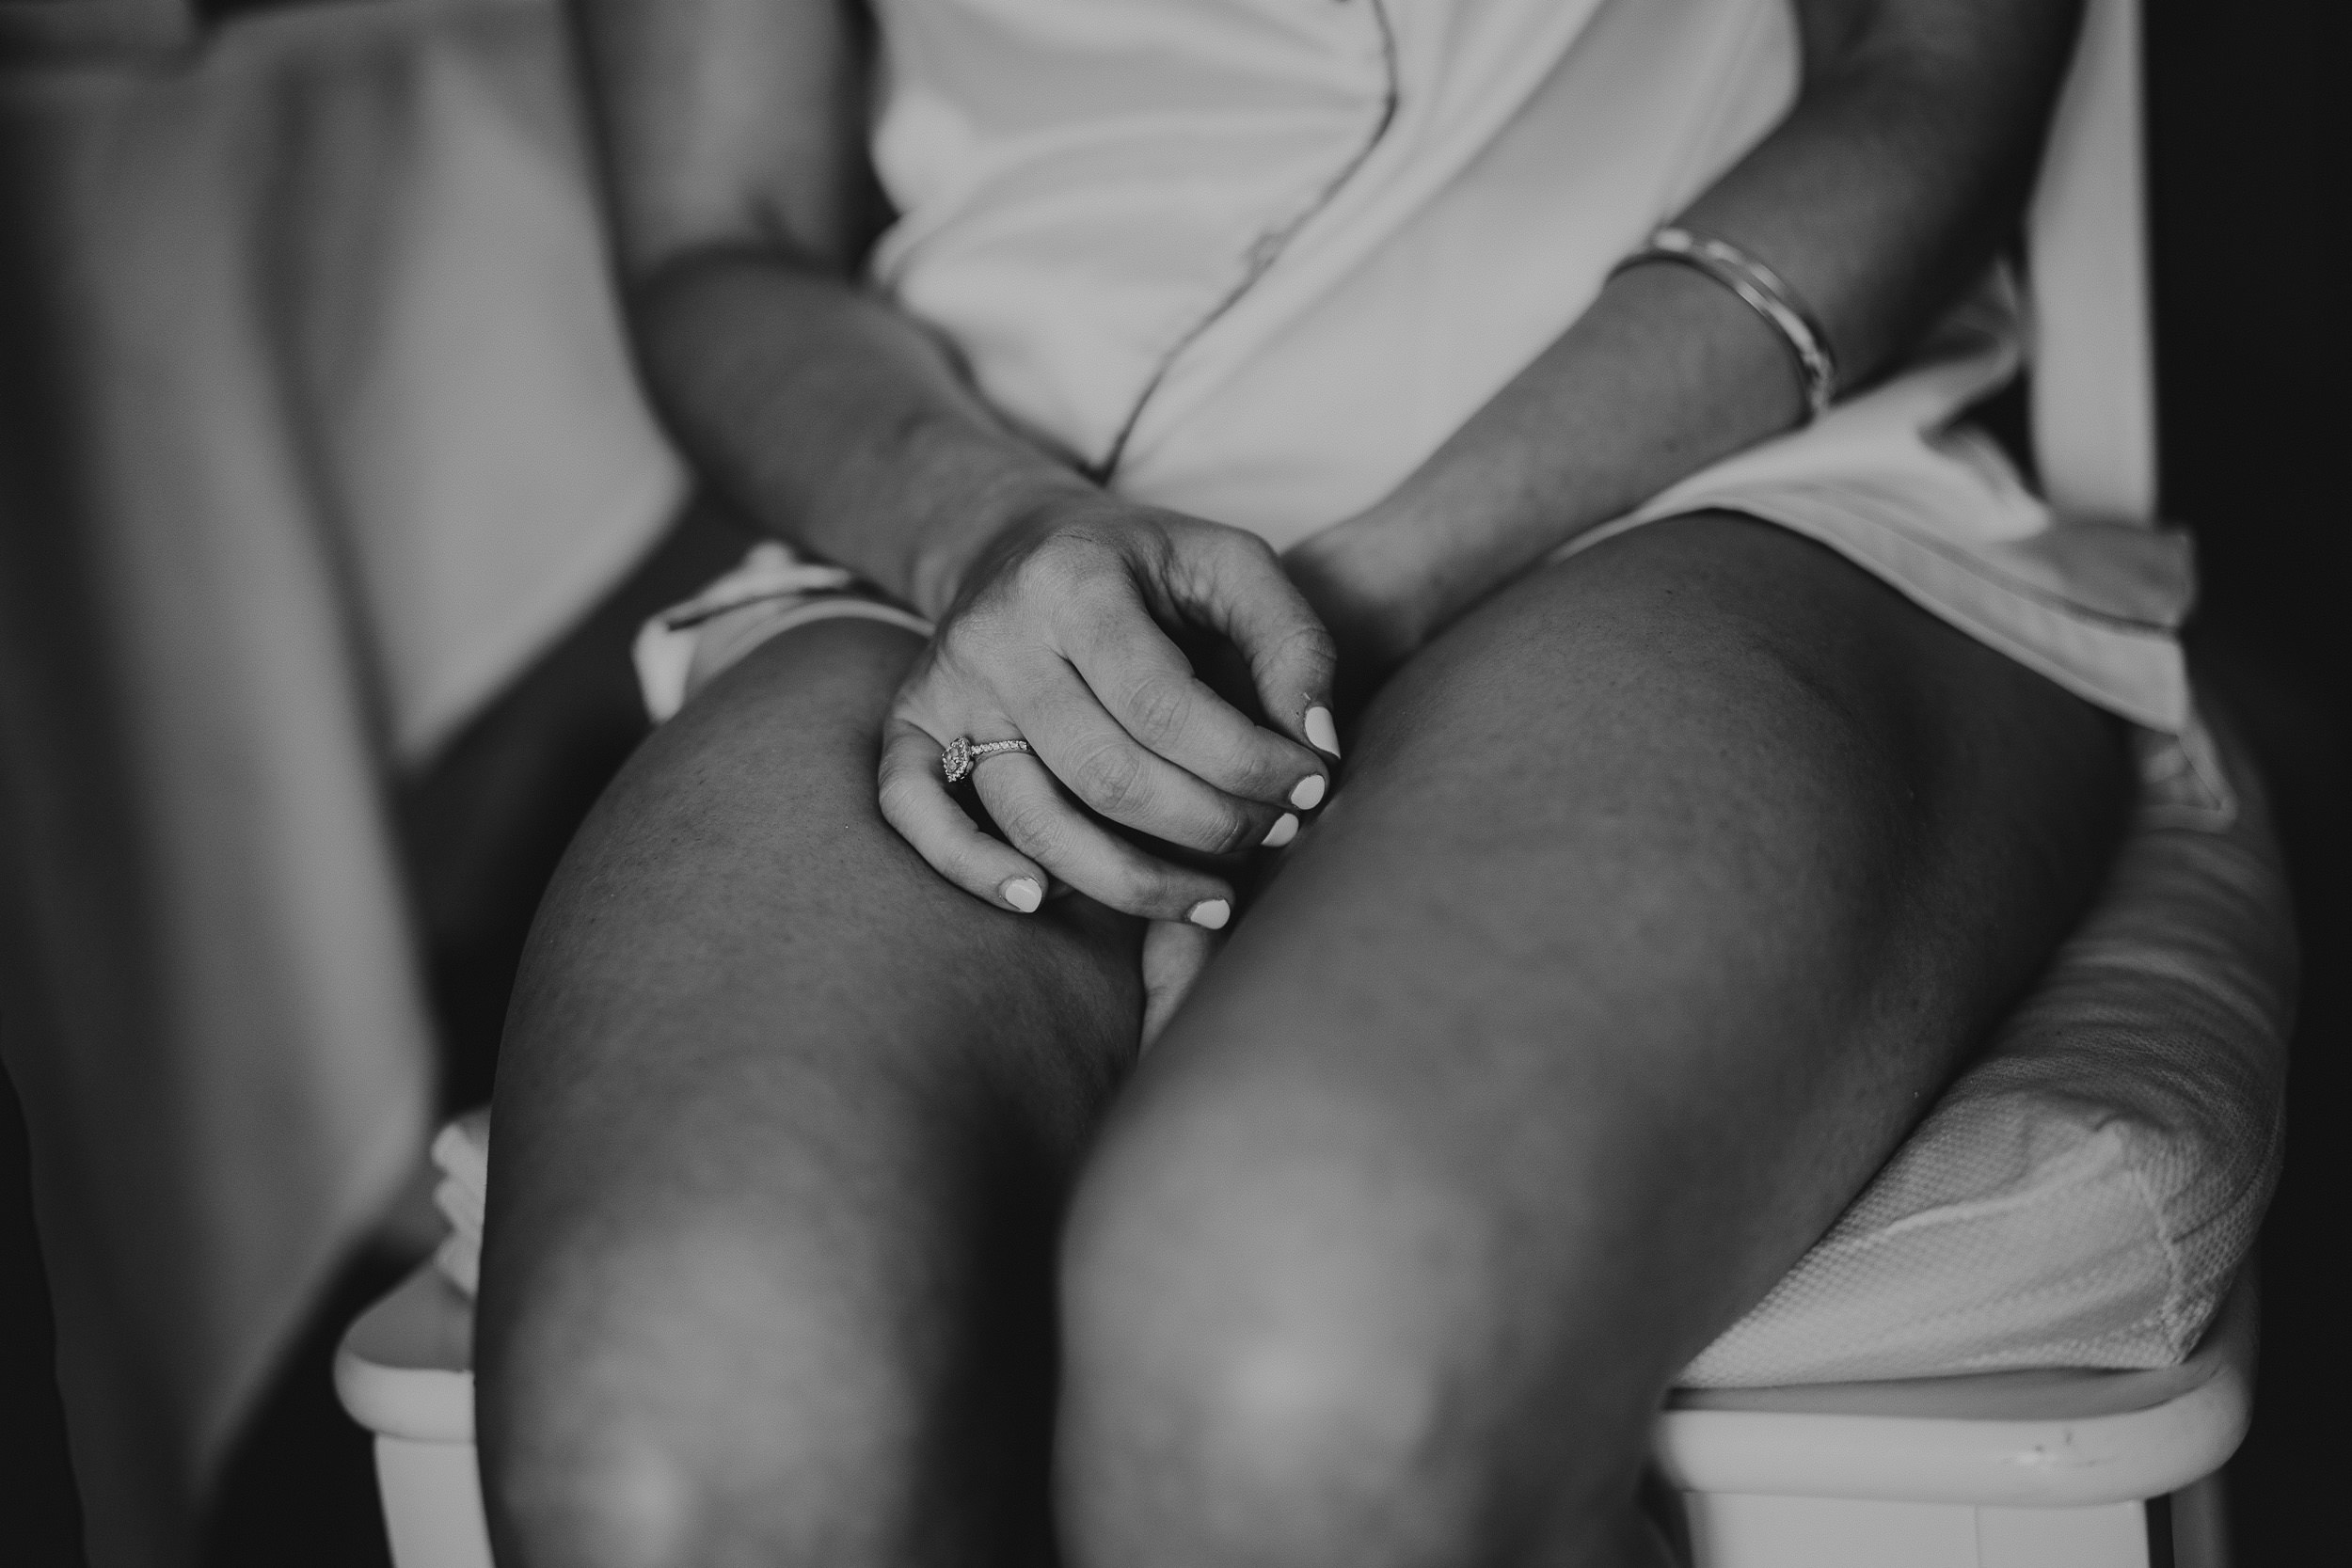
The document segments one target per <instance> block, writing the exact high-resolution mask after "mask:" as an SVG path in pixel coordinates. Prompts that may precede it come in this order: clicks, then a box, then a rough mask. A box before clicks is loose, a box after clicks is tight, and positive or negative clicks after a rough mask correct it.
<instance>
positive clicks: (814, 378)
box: [631, 247, 1092, 616]
mask: <svg viewBox="0 0 2352 1568" xmlns="http://www.w3.org/2000/svg"><path fill="white" fill-rule="evenodd" d="M632 304H633V309H632V312H631V314H632V317H633V319H634V324H635V326H636V331H637V338H638V341H639V349H640V356H641V358H642V359H643V361H644V369H645V374H646V379H647V381H648V383H649V385H650V387H651V388H652V391H653V395H654V399H655V402H656V403H657V404H659V405H660V410H661V412H662V415H663V418H664V420H665V421H666V422H667V424H668V426H669V428H670V430H671V432H672V433H673V434H674V435H675V437H676V438H677V440H678V441H679V443H680V444H681V445H682V446H683V447H684V448H685V449H686V451H687V455H688V457H689V458H690V460H691V462H692V463H693V465H694V467H695V468H696V470H697V471H698V472H699V473H701V474H702V475H703V476H704V477H705V479H706V480H707V481H708V482H709V483H713V484H715V485H716V486H718V488H719V489H720V491H721V492H722V493H723V495H724V496H726V498H727V499H729V500H730V501H732V502H733V503H734V504H735V506H736V507H737V508H738V509H739V510H740V511H742V512H743V513H744V514H746V515H749V516H750V517H752V518H753V519H754V520H755V522H757V523H758V524H759V525H760V526H761V527H762V528H763V529H765V530H767V531H772V532H774V533H776V534H778V535H779V536H781V537H784V538H786V539H788V540H790V541H792V542H793V543H795V544H798V545H801V546H805V547H806V548H807V549H808V550H809V551H810V552H811V553H813V554H815V555H818V556H820V557H822V558H823V559H825V560H827V561H832V562H838V563H840V564H842V565H845V566H848V567H850V568H851V569H852V570H854V571H856V572H858V573H860V574H861V575H863V576H865V577H866V578H870V579H871V580H873V581H874V582H877V583H879V584H881V585H882V587H883V588H884V589H886V590H888V591H889V592H890V593H892V594H896V595H898V597H900V598H902V599H904V600H906V601H907V602H908V603H910V604H912V605H914V607H915V608H916V609H918V610H922V611H923V612H925V613H926V614H930V615H934V616H935V615H937V614H938V613H939V612H940V610H943V609H944V608H946V604H947V602H948V601H949V600H950V599H951V598H952V597H953V596H954V594H955V591H956V588H957V584H958V579H959V578H960V577H961V572H962V570H963V568H964V566H965V565H966V564H967V563H968V562H969V561H970V560H971V559H972V557H973V556H974V555H975V554H977V552H978V551H979V549H980V548H982V547H983V546H985V545H986V544H987V542H988V541H989V540H991V539H993V538H995V537H997V536H998V535H1000V534H1002V533H1003V532H1004V531H1006V529H1007V528H1008V527H1009V526H1010V525H1012V524H1013V523H1014V522H1016V521H1017V520H1018V519H1020V518H1022V517H1024V516H1025V515H1033V514H1035V513H1036V512H1037V511H1038V510H1039V509H1040V508H1041V507H1044V506H1046V505H1048V504H1049V503H1051V502H1052V501H1054V500H1056V499H1060V498H1062V497H1065V496H1071V495H1076V494H1082V493H1088V492H1090V491H1091V489H1092V486H1091V485H1089V483H1087V482H1086V481H1085V480H1083V479H1082V478H1080V477H1079V476H1078V475H1077V474H1076V473H1075V472H1074V471H1073V469H1071V468H1070V467H1066V466H1064V465H1062V464H1059V463H1057V462H1056V461H1054V460H1053V459H1052V458H1051V457H1049V456H1047V455H1046V454H1045V453H1044V452H1043V451H1040V450H1039V449H1038V448H1036V447H1035V446H1033V445H1031V444H1030V443H1028V442H1027V441H1025V440H1024V439H1022V438H1021V437H1020V436H1016V435H1014V434H1013V433H1011V432H1009V431H1008V430H1007V429H1006V428H1005V427H1004V425H1003V424H1002V423H1001V422H1000V421H999V420H996V419H995V417H994V416H993V415H992V414H991V413H990V411H989V410H988V408H987V407H986V406H985V405H984V404H982V403H981V402H980V400H979V398H978V397H977V395H975V394H974V393H973V391H972V390H971V389H970V388H969V387H968V386H966V385H965V384H964V382H963V381H962V379H961V377H960V376H959V375H958V374H957V373H956V371H955V368H954V366H953V365H952V363H951V362H950V361H949V359H948V356H947V355H946V351H945V350H944V349H943V348H941V347H940V345H939V344H938V343H937V342H936V341H933V340H932V339H931V338H930V337H929V336H927V335H926V334H925V333H924V332H923V331H922V330H921V329H920V328H919V327H917V326H916V325H914V324H913V323H911V322H910V321H908V320H907V319H906V318H905V317H904V316H903V315H901V314H899V313H898V312H897V311H895V310H893V309H890V308H889V307H888V306H886V305H883V304H882V303H881V302H880V301H878V300H876V299H874V298H873V297H871V296H870V295H868V294H866V293H863V292H861V291H859V290H857V289H856V288H854V287H853V286H852V285H850V284H849V283H847V282H845V281H843V280H842V279H840V278H838V277H834V276H832V275H830V274H828V273H825V272H822V271H819V270H817V269H814V268H804V267H801V266H798V265H796V264H795V263H794V262H792V261H790V260H789V259H787V258H784V257H781V256H777V255H774V254H772V253H769V252H764V251H760V250H755V249H752V248H749V247H746V248H742V249H733V250H718V251H711V252H706V253H703V254H700V255H691V256H687V257H683V258H681V259H679V260H678V261H675V262H673V263H671V264H669V265H667V266H665V267H663V268H662V269H660V271H659V272H657V273H655V274H654V275H653V276H652V277H649V278H647V279H646V280H645V282H644V285H643V286H642V287H640V288H639V289H638V290H636V291H635V293H634V298H633V301H632Z"/></svg>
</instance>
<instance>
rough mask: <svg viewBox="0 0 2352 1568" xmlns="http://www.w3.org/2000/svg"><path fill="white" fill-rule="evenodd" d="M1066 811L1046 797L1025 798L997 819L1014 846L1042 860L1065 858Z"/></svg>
mask: <svg viewBox="0 0 2352 1568" xmlns="http://www.w3.org/2000/svg"><path fill="white" fill-rule="evenodd" d="M1063 823H1064V814H1063V813H1062V812H1061V811H1060V810H1059V809H1057V806H1056V805H1055V804H1054V803H1053V802H1049V801H1045V800H1024V801H1022V802H1020V803H1019V804H1018V805H1015V806H1012V807H1010V808H1009V809H1008V810H1007V811H1006V812H1005V813H1004V815H1002V816H998V817H997V818H996V825H997V826H998V827H999V828H1002V829H1003V830H1004V832H1005V837H1007V838H1008V839H1009V840H1011V841H1012V843H1013V845H1014V847H1017V848H1019V849H1021V850H1022V851H1024V852H1025V853H1026V854H1028V855H1029V856H1031V857H1032V858H1034V859H1036V860H1040V861H1045V862H1049V863H1050V862H1054V861H1058V860H1060V859H1061V858H1062V846H1063V843H1064V841H1065V834H1066V832H1067V830H1066V829H1065V827H1064V825H1063Z"/></svg>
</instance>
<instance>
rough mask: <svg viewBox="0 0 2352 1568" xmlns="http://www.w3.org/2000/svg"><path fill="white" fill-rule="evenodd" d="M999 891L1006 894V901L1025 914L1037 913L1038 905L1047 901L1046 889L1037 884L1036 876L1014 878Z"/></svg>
mask: <svg viewBox="0 0 2352 1568" xmlns="http://www.w3.org/2000/svg"><path fill="white" fill-rule="evenodd" d="M997 891H998V892H999V893H1002V894H1003V895H1005V902H1006V903H1008V904H1010V905H1011V906H1012V907H1013V908H1014V909H1016V910H1019V911H1021V912H1022V913H1023V914H1035V913H1036V912H1037V907H1038V906H1039V905H1040V904H1042V903H1044V902H1045V893H1044V890H1043V889H1041V888H1040V887H1039V886H1038V885H1037V879H1036V878H1034V877H1015V878H1012V879H1010V880H1009V881H1007V882H1006V883H1005V885H1004V886H1003V887H1001V888H999V889H997Z"/></svg>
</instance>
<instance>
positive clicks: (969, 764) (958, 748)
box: [939, 735, 1037, 789]
mask: <svg viewBox="0 0 2352 1568" xmlns="http://www.w3.org/2000/svg"><path fill="white" fill-rule="evenodd" d="M998 752H1028V753H1029V755H1031V756H1035V755H1037V753H1036V752H1031V751H1029V743H1028V742H1027V741H1025V740H974V739H973V738H972V737H971V736H968V735H960V736H956V737H955V738H954V739H953V740H950V741H949V742H947V749H946V751H944V752H940V753H939V770H940V771H941V772H942V773H945V774H946V775H947V787H948V788H950V789H953V788H954V787H955V786H956V785H958V784H961V783H963V781H964V780H965V779H966V778H967V777H969V776H970V775H971V772H972V769H973V768H974V767H975V766H976V765H977V763H978V762H979V760H980V759H981V758H982V757H993V756H994V755H996V754H997V753H998Z"/></svg>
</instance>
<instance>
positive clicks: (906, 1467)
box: [478, 1223, 925, 1568]
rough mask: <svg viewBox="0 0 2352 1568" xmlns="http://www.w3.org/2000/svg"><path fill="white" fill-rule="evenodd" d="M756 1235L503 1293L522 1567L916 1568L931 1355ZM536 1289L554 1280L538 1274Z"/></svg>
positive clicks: (507, 1499) (506, 1469) (498, 1331)
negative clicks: (914, 1520)
mask: <svg viewBox="0 0 2352 1568" xmlns="http://www.w3.org/2000/svg"><path fill="white" fill-rule="evenodd" d="M803 1273H804V1271H796V1270H794V1269H793V1268H791V1267H790V1266H789V1261H788V1259H787V1256H786V1253H785V1249H783V1248H781V1247H779V1246H778V1245H777V1244H776V1241H775V1239H774V1238H773V1237H772V1236H766V1235H761V1234H759V1233H758V1232H757V1231H756V1230H755V1228H754V1227H746V1226H739V1225H732V1224H723V1223H718V1224H707V1225H702V1226H696V1227H688V1228H685V1229H683V1230H680V1231H678V1232H675V1233H672V1234H667V1235H660V1234H653V1233H649V1232H647V1231H640V1232H639V1233H638V1234H636V1235H634V1236H633V1237H631V1238H630V1239H629V1240H628V1241H627V1242H625V1243H618V1244H613V1245H610V1246H597V1245H596V1244H594V1243H591V1244H589V1245H585V1246H580V1247H576V1248H573V1249H572V1250H571V1251H570V1252H569V1253H568V1254H567V1255H566V1256H564V1258H563V1259H561V1260H560V1261H559V1262H556V1263H552V1264H549V1265H548V1266H544V1267H540V1268H538V1269H536V1270H533V1271H532V1272H531V1273H530V1274H527V1275H524V1276H523V1277H521V1278H516V1277H512V1271H510V1276H509V1277H507V1278H504V1279H501V1278H499V1277H498V1276H497V1275H495V1274H494V1275H491V1276H490V1277H489V1278H488V1279H486V1280H485V1286H486V1287H487V1292H486V1299H485V1303H484V1307H485V1310H484V1312H483V1315H482V1323H483V1328H482V1331H481V1332H480V1334H479V1336H478V1345H479V1353H480V1359H481V1374H482V1375H481V1394H480V1409H481V1416H480V1419H481V1423H482V1424H481V1436H482V1444H483V1460H484V1463H483V1472H484V1481H485V1501H486V1502H487V1504H488V1506H489V1512H490V1515H491V1519H492V1523H493V1533H494V1536H495V1538H496V1539H497V1542H498V1545H499V1559H500V1560H501V1562H515V1563H520V1564H524V1565H526V1568H529V1565H532V1564H564V1565H565V1568H573V1565H579V1568H667V1565H669V1564H684V1563H701V1562H710V1561H725V1560H776V1561H797V1560H818V1559H820V1558H821V1559H822V1560H826V1561H829V1562H840V1563H859V1562H866V1561H882V1560H897V1559H899V1558H902V1557H904V1556H905V1555H907V1554H906V1553H904V1552H903V1551H902V1550H900V1549H899V1548H900V1546H901V1545H902V1544H901V1543H898V1542H896V1541H894V1540H892V1539H891V1531H892V1529H893V1528H896V1527H897V1526H898V1525H900V1524H903V1523H904V1522H905V1521H906V1520H907V1519H909V1518H910V1517H911V1516H912V1514H913V1513H914V1510H912V1509H910V1508H909V1507H907V1506H905V1499H904V1498H903V1497H891V1496H887V1495H885V1494H887V1493H888V1492H890V1491H891V1490H893V1489H897V1490H899V1491H904V1490H906V1489H907V1488H909V1487H911V1486H914V1485H918V1484H920V1478H921V1468H922V1467H921V1464H920V1462H919V1454H920V1450H921V1449H922V1448H923V1441H922V1436H923V1434H922V1432H921V1428H922V1424H923V1418H924V1410H925V1406H924V1402H923V1399H922V1397H921V1392H920V1389H921V1385H922V1381H923V1372H922V1367H923V1362H924V1360H925V1358H924V1357H923V1356H922V1355H920V1354H909V1347H908V1346H907V1345H905V1344H903V1343H900V1342H897V1341H898V1339H899V1338H901V1330H902V1328H903V1326H904V1325H902V1324H899V1323H893V1322H891V1321H890V1319H889V1317H888V1315H886V1314H877V1313H867V1312H863V1311H861V1310H860V1308H859V1306H858V1304H857V1303H856V1302H855V1300H854V1299H852V1298H850V1297H849V1296H848V1295H847V1293H846V1292H838V1291H835V1292H831V1293H828V1292H823V1291H814V1290H812V1289H810V1288H809V1281H808V1280H807V1279H806V1278H804V1277H800V1275H803ZM534 1275H535V1277H534Z"/></svg>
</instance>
